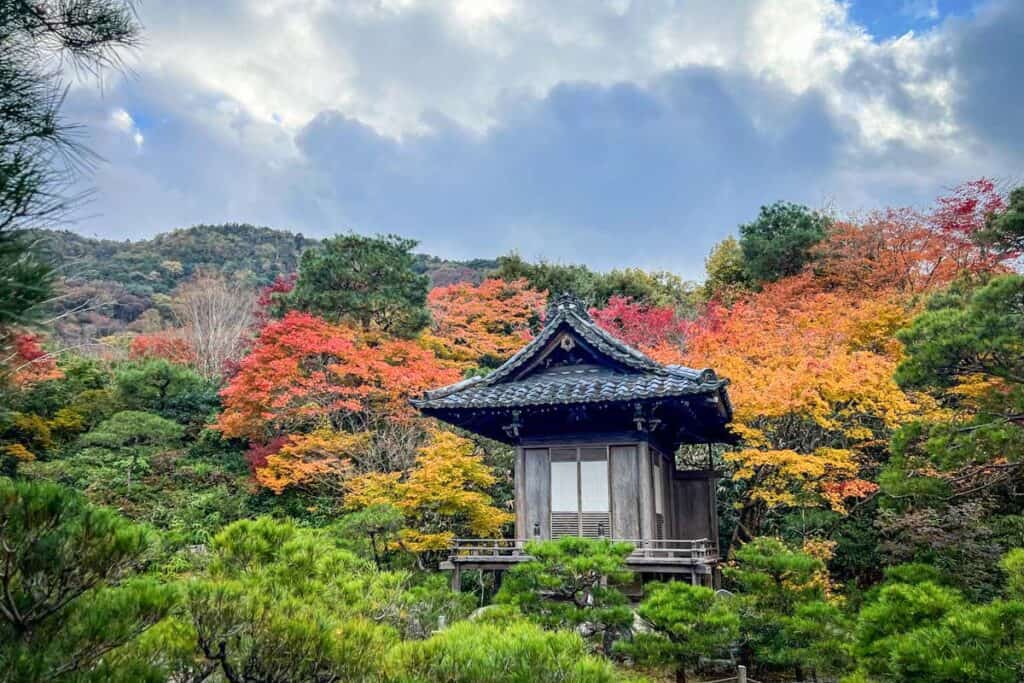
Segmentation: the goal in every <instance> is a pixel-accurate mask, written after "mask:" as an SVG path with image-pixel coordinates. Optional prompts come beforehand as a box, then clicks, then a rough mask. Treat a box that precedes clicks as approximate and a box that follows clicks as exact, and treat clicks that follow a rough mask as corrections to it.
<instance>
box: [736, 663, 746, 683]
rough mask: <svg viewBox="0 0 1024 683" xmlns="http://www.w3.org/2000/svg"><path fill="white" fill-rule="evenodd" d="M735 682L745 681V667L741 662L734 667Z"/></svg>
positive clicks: (743, 682)
mask: <svg viewBox="0 0 1024 683" xmlns="http://www.w3.org/2000/svg"><path fill="white" fill-rule="evenodd" d="M736 683H747V667H745V666H743V665H742V664H740V665H739V666H738V667H736Z"/></svg>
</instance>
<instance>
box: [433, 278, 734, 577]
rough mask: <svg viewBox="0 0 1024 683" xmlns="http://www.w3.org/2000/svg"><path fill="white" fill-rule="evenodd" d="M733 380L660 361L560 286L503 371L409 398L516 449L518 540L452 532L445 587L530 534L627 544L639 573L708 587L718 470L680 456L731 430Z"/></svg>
mask: <svg viewBox="0 0 1024 683" xmlns="http://www.w3.org/2000/svg"><path fill="white" fill-rule="evenodd" d="M728 383H729V382H728V380H727V379H724V378H719V377H718V376H716V375H715V373H714V371H713V370H708V369H706V370H692V369H690V368H686V367H682V366H679V365H662V364H660V363H657V362H656V361H654V360H652V359H651V358H649V357H647V356H646V355H644V354H642V353H640V352H639V351H637V350H636V349H633V348H631V347H630V346H627V345H626V344H624V343H622V342H621V341H619V340H618V339H616V338H615V337H613V336H612V335H611V334H609V333H608V332H606V331H605V330H603V329H602V328H600V327H598V326H597V325H596V324H595V323H594V322H593V320H592V319H591V318H590V315H589V314H588V313H587V310H586V308H585V306H584V305H583V304H582V302H580V301H579V300H578V299H576V298H575V297H573V296H570V295H562V296H560V297H558V298H556V299H555V300H554V301H552V302H551V304H550V305H549V309H548V314H547V320H546V323H545V326H544V329H543V330H542V331H541V332H540V334H538V335H537V337H536V338H535V339H533V340H532V341H531V342H530V343H529V344H527V345H526V346H525V347H524V348H523V349H522V350H520V351H519V352H518V353H517V354H515V355H514V356H512V358H510V359H509V360H508V361H507V362H505V363H504V364H503V365H502V366H501V367H499V368H498V369H496V370H494V371H493V372H491V373H490V374H488V375H486V376H484V377H473V378H471V379H467V380H464V381H462V382H458V383H456V384H452V385H450V386H447V387H443V388H440V389H436V390H434V391H430V392H427V393H426V394H424V395H423V396H422V397H421V398H420V399H418V400H414V401H413V404H414V405H415V406H416V407H417V408H419V409H420V410H421V411H422V412H423V413H425V414H427V415H431V416H434V417H437V418H439V419H441V420H443V421H445V422H448V423H450V424H453V425H456V426H458V427H461V428H463V429H466V430H469V431H471V432H475V433H477V434H480V435H483V436H486V437H488V438H491V439H497V440H498V441H502V442H505V443H507V444H511V445H513V446H515V448H516V463H515V519H516V523H515V538H514V539H498V540H496V539H458V540H457V541H456V542H455V543H454V545H453V547H452V551H451V556H450V557H449V560H448V562H447V563H445V565H443V566H444V567H445V568H448V569H451V570H452V583H453V586H455V587H456V588H458V587H459V586H460V577H461V573H462V571H463V570H467V569H482V570H494V571H502V570H504V569H507V568H509V567H510V566H511V565H512V564H514V563H516V562H521V561H524V560H526V559H529V557H528V556H527V555H526V554H525V553H524V551H523V544H524V543H525V542H526V541H529V540H533V539H551V538H559V537H561V536H567V535H575V536H588V537H607V538H612V539H617V540H625V541H629V542H631V543H633V544H634V545H635V546H636V551H635V552H634V553H633V554H632V555H631V556H630V557H629V559H628V565H629V568H630V569H632V570H633V571H634V572H636V573H637V574H638V575H639V576H640V577H641V579H648V578H655V577H657V578H667V577H670V576H671V577H675V578H682V579H687V580H689V581H691V582H693V583H702V584H705V585H714V584H716V583H717V580H716V576H717V573H716V565H717V562H718V520H717V514H716V494H715V492H716V482H717V477H718V474H717V473H716V472H715V471H714V470H712V469H700V470H686V471H680V470H679V469H678V468H677V466H676V458H675V454H676V452H677V451H678V449H679V447H680V446H681V445H683V444H709V445H710V444H712V443H716V442H733V441H734V440H735V437H734V435H733V434H732V433H731V432H729V430H728V427H727V425H728V422H729V421H730V420H731V418H732V406H731V404H730V403H729V396H728V394H727V392H726V387H727V385H728ZM709 448H710V446H709Z"/></svg>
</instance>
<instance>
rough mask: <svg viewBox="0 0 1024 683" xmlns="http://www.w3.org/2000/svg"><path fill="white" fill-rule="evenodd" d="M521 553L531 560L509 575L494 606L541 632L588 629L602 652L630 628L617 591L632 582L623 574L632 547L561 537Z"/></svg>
mask: <svg viewBox="0 0 1024 683" xmlns="http://www.w3.org/2000/svg"><path fill="white" fill-rule="evenodd" d="M525 550H526V552H527V553H529V555H530V556H531V557H532V558H533V560H532V561H529V562H523V563H520V564H517V565H516V566H515V567H513V568H512V569H511V570H509V572H508V574H507V575H506V576H505V579H504V581H503V583H502V586H501V589H500V590H499V591H498V594H497V595H496V596H495V599H494V600H495V602H497V603H499V604H510V605H515V606H517V607H518V608H519V609H520V610H521V611H522V612H523V613H524V614H526V615H527V616H529V617H530V618H532V619H535V620H536V621H537V622H538V623H540V624H541V625H543V626H544V627H546V628H575V627H577V626H579V625H580V624H583V623H587V624H589V625H590V628H591V629H593V631H594V633H595V634H599V635H601V636H603V638H604V643H605V645H606V646H610V644H611V641H612V639H613V638H614V636H615V635H617V633H618V631H620V630H622V629H624V628H626V627H628V626H629V625H630V624H631V623H632V621H633V615H632V612H631V611H630V609H629V605H628V601H627V600H626V597H625V596H624V595H623V594H622V592H621V591H620V590H619V588H618V587H619V586H621V585H622V584H624V583H627V582H629V581H631V580H632V578H633V574H632V572H630V571H629V570H628V569H626V558H627V557H628V556H629V555H630V553H632V552H633V550H634V548H633V545H632V544H630V543H615V542H612V541H609V540H604V539H601V540H598V539H590V538H577V537H575V536H566V537H564V538H560V539H558V540H556V541H531V542H529V543H527V544H526V547H525Z"/></svg>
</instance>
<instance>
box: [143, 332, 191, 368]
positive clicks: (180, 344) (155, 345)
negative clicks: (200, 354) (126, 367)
mask: <svg viewBox="0 0 1024 683" xmlns="http://www.w3.org/2000/svg"><path fill="white" fill-rule="evenodd" d="M128 357H129V358H131V359H133V360H140V359H144V358H163V359H164V360H169V361H170V362H172V363H180V364H182V365H190V364H192V363H194V362H195V360H196V353H195V349H193V348H192V344H191V343H190V342H189V340H188V339H186V338H185V336H184V335H183V334H182V333H181V331H180V330H161V331H160V332H151V333H149V334H138V335H135V337H134V338H133V339H132V344H131V346H130V347H129V349H128Z"/></svg>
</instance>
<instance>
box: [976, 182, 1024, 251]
mask: <svg viewBox="0 0 1024 683" xmlns="http://www.w3.org/2000/svg"><path fill="white" fill-rule="evenodd" d="M1009 199H1010V201H1009V203H1008V204H1007V206H1006V210H1005V211H1002V212H1000V213H997V214H993V215H991V216H989V217H988V219H987V220H986V221H985V227H984V228H983V229H982V230H980V231H978V232H977V233H976V234H975V235H974V238H975V240H976V241H977V242H978V243H980V244H982V245H985V246H989V247H994V248H995V249H998V250H999V251H1001V252H1003V253H1005V254H1008V255H1014V256H1020V255H1021V254H1022V253H1024V187H1018V188H1016V189H1014V190H1013V191H1012V192H1010V198H1009Z"/></svg>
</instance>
